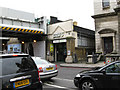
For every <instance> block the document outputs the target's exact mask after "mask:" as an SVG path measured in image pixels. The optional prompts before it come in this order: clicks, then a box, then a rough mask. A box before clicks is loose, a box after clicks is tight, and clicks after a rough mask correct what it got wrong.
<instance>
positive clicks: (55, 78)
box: [52, 77, 73, 82]
mask: <svg viewBox="0 0 120 90" xmlns="http://www.w3.org/2000/svg"><path fill="white" fill-rule="evenodd" d="M52 79H57V80H64V81H69V82H73V80H69V79H63V78H56V77H54V78H52Z"/></svg>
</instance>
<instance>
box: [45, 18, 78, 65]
mask: <svg viewBox="0 0 120 90" xmlns="http://www.w3.org/2000/svg"><path fill="white" fill-rule="evenodd" d="M75 36H76V33H75V32H73V22H72V20H68V21H65V22H61V23H56V24H52V25H49V26H48V41H47V60H49V61H56V62H67V63H71V62H73V56H72V55H73V54H74V53H75ZM51 45H52V47H53V49H54V50H51Z"/></svg>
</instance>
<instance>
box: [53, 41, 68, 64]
mask: <svg viewBox="0 0 120 90" xmlns="http://www.w3.org/2000/svg"><path fill="white" fill-rule="evenodd" d="M55 47H56V55H55V56H56V59H57V62H65V58H66V57H67V49H66V43H59V44H55Z"/></svg>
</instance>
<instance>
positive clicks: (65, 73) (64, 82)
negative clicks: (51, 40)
mask: <svg viewBox="0 0 120 90" xmlns="http://www.w3.org/2000/svg"><path fill="white" fill-rule="evenodd" d="M86 69H88V68H67V67H60V66H58V71H59V73H58V76H57V77H53V78H52V79H50V80H45V81H43V90H78V89H77V88H76V87H75V86H74V82H73V78H74V77H75V75H76V74H77V73H79V72H80V71H82V70H86Z"/></svg>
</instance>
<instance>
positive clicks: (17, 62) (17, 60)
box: [2, 57, 35, 75]
mask: <svg viewBox="0 0 120 90" xmlns="http://www.w3.org/2000/svg"><path fill="white" fill-rule="evenodd" d="M33 69H35V66H34V64H33V62H32V60H31V59H30V58H28V57H12V58H2V74H3V75H7V74H14V73H19V72H25V71H31V70H33Z"/></svg>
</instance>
